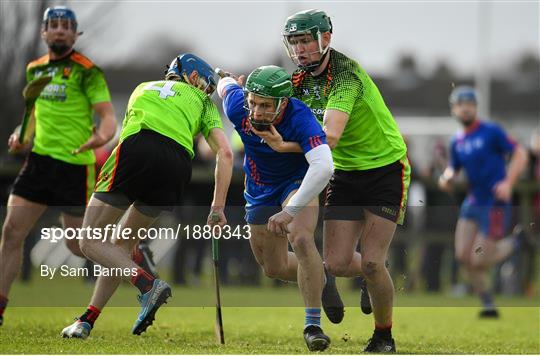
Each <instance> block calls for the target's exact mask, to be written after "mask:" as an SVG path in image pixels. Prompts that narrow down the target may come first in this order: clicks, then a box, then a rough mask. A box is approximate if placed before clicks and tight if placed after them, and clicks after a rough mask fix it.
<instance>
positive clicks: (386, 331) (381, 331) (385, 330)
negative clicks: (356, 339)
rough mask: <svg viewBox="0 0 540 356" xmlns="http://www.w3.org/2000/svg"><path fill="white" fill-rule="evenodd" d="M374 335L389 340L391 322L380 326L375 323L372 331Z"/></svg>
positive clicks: (390, 337) (390, 336)
mask: <svg viewBox="0 0 540 356" xmlns="http://www.w3.org/2000/svg"><path fill="white" fill-rule="evenodd" d="M373 335H374V336H375V337H378V338H381V339H384V340H391V339H392V324H390V325H384V326H380V325H377V324H375V331H374V332H373Z"/></svg>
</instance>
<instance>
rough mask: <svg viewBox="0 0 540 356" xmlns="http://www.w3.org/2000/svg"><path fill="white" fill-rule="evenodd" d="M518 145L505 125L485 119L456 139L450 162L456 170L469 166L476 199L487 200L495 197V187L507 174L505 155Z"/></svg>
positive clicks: (487, 201) (469, 176)
mask: <svg viewBox="0 0 540 356" xmlns="http://www.w3.org/2000/svg"><path fill="white" fill-rule="evenodd" d="M515 147H516V143H515V141H513V140H512V139H511V138H510V137H509V136H508V135H507V134H506V133H505V132H504V131H503V129H502V128H501V127H499V126H498V125H497V124H495V123H488V122H482V121H476V122H475V123H473V126H472V127H471V128H470V129H469V130H467V131H466V132H463V133H460V134H458V135H456V136H455V137H454V138H453V139H452V143H451V146H450V148H451V156H450V164H451V166H452V168H453V169H454V170H456V171H457V170H459V169H461V168H462V167H463V168H464V169H465V172H466V174H467V178H468V180H469V185H470V193H469V198H472V201H474V202H475V203H480V204H485V203H490V202H493V201H494V200H495V198H494V192H493V188H494V187H495V185H496V184H497V183H498V182H500V181H502V180H504V178H505V177H506V169H505V156H506V155H507V154H508V153H511V152H512V151H513V150H514V148H515Z"/></svg>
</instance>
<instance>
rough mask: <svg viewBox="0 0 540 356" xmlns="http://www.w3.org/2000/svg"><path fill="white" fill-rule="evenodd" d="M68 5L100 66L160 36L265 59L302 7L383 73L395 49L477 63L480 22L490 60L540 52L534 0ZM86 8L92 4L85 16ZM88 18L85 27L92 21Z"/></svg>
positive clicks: (463, 66) (498, 62)
mask: <svg viewBox="0 0 540 356" xmlns="http://www.w3.org/2000/svg"><path fill="white" fill-rule="evenodd" d="M69 5H70V6H71V7H72V8H73V9H74V10H75V11H76V12H77V14H78V16H79V23H80V28H81V29H82V30H84V29H87V30H88V31H87V33H86V34H85V36H83V37H81V39H80V42H81V44H82V45H84V47H85V52H86V53H87V54H88V55H89V56H90V57H91V58H92V59H93V60H94V61H95V62H97V63H98V64H101V65H102V66H106V65H114V64H119V65H120V64H125V63H128V62H131V63H145V62H146V61H147V60H148V59H149V58H150V59H151V58H152V57H153V56H155V55H156V54H155V51H156V50H159V48H161V47H160V46H161V45H162V44H163V43H166V42H172V43H174V44H177V45H178V47H179V48H182V47H185V46H188V45H189V46H190V47H191V48H193V51H194V52H195V53H196V54H198V55H200V56H202V57H204V58H206V59H207V60H208V61H209V62H210V63H211V64H212V65H214V66H222V67H225V68H243V67H246V66H248V67H249V66H253V67H254V66H257V65H262V64H269V63H270V62H272V60H274V59H275V58H276V57H277V56H278V55H283V56H284V55H285V51H284V49H283V46H282V44H281V36H280V33H281V29H282V27H283V24H284V21H285V19H286V18H287V16H289V15H290V14H292V13H294V12H296V11H299V10H302V9H309V8H320V9H323V10H325V11H326V12H327V13H328V14H329V15H330V16H331V18H332V22H333V24H334V36H333V39H332V45H333V46H334V47H335V48H336V49H338V50H341V51H343V52H345V53H346V54H348V55H350V56H352V57H353V58H355V59H356V60H358V61H359V62H360V63H361V64H362V65H363V66H364V67H365V68H366V69H367V70H368V71H369V72H379V73H380V72H389V71H391V70H392V69H394V68H395V65H396V62H397V58H398V56H399V55H400V54H402V53H413V54H414V55H415V56H416V58H417V59H418V61H419V65H420V68H421V70H425V71H429V70H431V69H433V68H434V66H435V65H436V63H437V62H438V61H441V60H444V61H447V62H448V63H450V65H451V66H452V67H453V68H455V69H456V70H458V71H459V72H461V73H472V72H473V71H474V70H475V68H477V66H478V65H479V63H481V64H482V65H486V62H485V61H480V60H479V56H480V50H479V46H480V41H479V35H478V34H479V27H480V26H479V24H480V23H481V21H482V20H481V19H482V18H484V21H486V24H487V25H486V28H487V29H488V30H489V35H488V36H487V40H488V43H489V46H488V50H486V51H483V55H485V58H487V59H488V63H487V64H489V65H490V66H491V67H493V68H496V69H507V68H509V67H510V66H511V65H513V63H515V61H516V59H517V58H518V57H519V56H520V55H522V54H523V53H524V52H532V53H536V54H537V55H540V54H539V52H540V49H539V38H540V36H539V31H540V28H539V2H538V1H528V2H524V1H521V2H520V1H493V2H489V3H488V2H486V1H484V2H477V1H414V2H413V1H331V2H328V1H315V2H314V1H304V2H299V1H297V2H290V1H264V2H263V1H258V2H256V1H249V2H248V1H234V2H233V1H196V2H195V1H152V2H148V1H121V2H120V3H119V4H116V5H114V4H113V3H112V2H103V1H102V2H77V1H71V2H69ZM96 7H100V8H101V9H102V12H101V13H100V15H99V16H97V17H96V16H94V17H93V18H92V17H91V16H90V15H89V14H90V13H94V11H92V10H93V9H95V8H96ZM92 26H93V27H92Z"/></svg>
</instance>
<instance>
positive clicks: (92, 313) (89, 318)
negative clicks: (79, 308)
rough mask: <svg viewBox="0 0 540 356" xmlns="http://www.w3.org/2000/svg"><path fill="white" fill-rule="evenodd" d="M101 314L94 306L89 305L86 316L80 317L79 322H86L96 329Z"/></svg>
mask: <svg viewBox="0 0 540 356" xmlns="http://www.w3.org/2000/svg"><path fill="white" fill-rule="evenodd" d="M100 313H101V311H100V310H99V309H98V308H96V307H95V306H93V305H89V306H88V309H86V311H85V312H84V314H83V315H81V316H80V317H79V320H80V321H85V322H87V323H88V324H90V325H92V327H94V323H95V322H96V319H97V318H98V316H99V314H100Z"/></svg>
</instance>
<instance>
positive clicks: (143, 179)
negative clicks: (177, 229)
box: [95, 130, 191, 215]
mask: <svg viewBox="0 0 540 356" xmlns="http://www.w3.org/2000/svg"><path fill="white" fill-rule="evenodd" d="M190 179H191V157H190V155H189V153H188V152H187V151H186V149H185V148H184V147H182V145H180V144H179V143H177V142H176V141H174V140H173V139H170V138H168V137H166V136H163V135H161V134H159V133H157V132H155V131H151V130H141V131H140V132H138V133H136V134H134V135H131V136H129V137H128V138H126V139H125V140H124V141H122V142H121V143H120V144H118V146H116V148H115V149H114V151H113V152H112V153H111V156H110V157H109V159H108V160H107V162H105V164H104V165H103V167H102V168H101V172H100V173H99V177H98V182H97V184H96V189H95V194H96V198H98V199H99V200H103V201H105V202H106V203H109V204H111V205H117V204H115V203H113V202H112V200H111V201H110V200H108V199H107V198H106V196H107V195H108V194H107V193H113V194H110V195H111V196H112V195H114V194H116V195H118V193H121V195H123V196H125V197H126V198H127V200H126V203H128V204H131V203H135V204H136V205H137V206H139V207H141V209H144V207H153V209H150V211H155V210H159V211H161V210H169V211H170V210H172V209H173V208H174V206H175V205H178V204H180V202H181V200H182V195H183V193H184V189H185V187H186V185H187V184H188V183H189V181H190ZM143 213H146V212H144V211H143ZM147 215H154V214H147Z"/></svg>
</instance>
